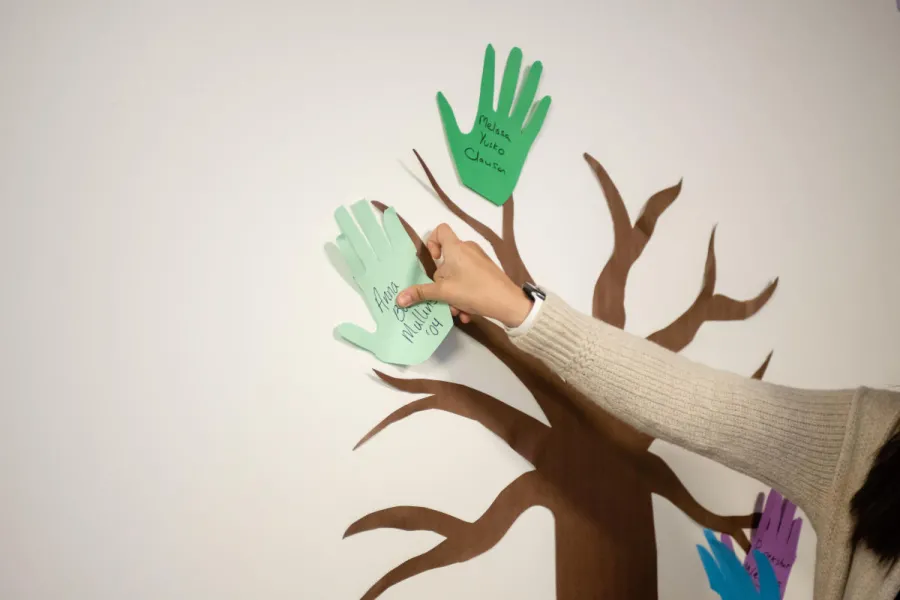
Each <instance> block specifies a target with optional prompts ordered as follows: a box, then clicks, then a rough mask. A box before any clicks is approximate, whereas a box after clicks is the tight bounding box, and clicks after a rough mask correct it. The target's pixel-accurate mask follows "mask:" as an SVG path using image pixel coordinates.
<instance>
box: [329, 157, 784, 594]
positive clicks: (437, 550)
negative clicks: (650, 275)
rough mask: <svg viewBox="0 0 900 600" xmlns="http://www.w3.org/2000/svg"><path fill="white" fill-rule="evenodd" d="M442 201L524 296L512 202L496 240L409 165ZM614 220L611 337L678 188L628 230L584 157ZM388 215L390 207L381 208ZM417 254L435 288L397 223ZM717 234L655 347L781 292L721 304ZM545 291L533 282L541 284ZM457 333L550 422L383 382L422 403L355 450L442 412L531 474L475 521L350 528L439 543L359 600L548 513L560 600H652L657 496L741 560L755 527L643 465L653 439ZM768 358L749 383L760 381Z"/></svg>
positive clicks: (736, 316) (602, 288)
mask: <svg viewBox="0 0 900 600" xmlns="http://www.w3.org/2000/svg"><path fill="white" fill-rule="evenodd" d="M416 157H417V158H418V159H419V162H420V163H421V165H422V167H423V168H424V169H425V173H426V175H427V176H428V179H429V181H430V182H431V185H432V187H433V188H434V190H435V192H436V193H437V195H438V196H439V197H440V199H441V200H442V201H443V203H444V204H445V205H446V206H447V208H449V209H450V211H451V212H453V214H455V215H456V216H457V217H459V218H460V219H462V220H463V221H465V222H466V223H468V224H469V225H470V226H471V227H472V228H473V229H474V230H475V231H477V232H478V233H479V234H480V235H481V236H482V237H484V239H485V240H486V241H487V242H488V243H489V244H490V245H491V247H492V248H493V249H494V251H495V253H496V255H497V258H498V260H499V261H500V264H501V266H502V267H503V270H504V271H505V272H506V273H507V274H508V275H509V276H510V277H511V278H512V279H513V280H514V281H515V282H516V283H518V284H522V283H524V282H525V281H533V279H532V277H531V276H530V274H529V272H528V269H527V268H526V266H525V264H524V263H523V262H522V259H521V257H520V256H519V251H518V249H517V246H516V240H515V233H514V231H513V219H514V206H515V205H514V202H513V198H512V197H510V199H509V201H508V202H506V203H505V204H504V205H503V229H502V234H497V233H495V232H494V231H493V230H491V229H490V228H488V227H486V226H485V225H484V224H482V223H480V222H478V221H477V220H475V219H473V218H472V217H471V216H469V215H468V214H466V213H465V212H464V211H463V210H462V209H460V208H459V206H457V205H456V204H455V203H454V202H453V201H452V200H451V199H450V198H449V197H448V196H447V195H446V194H445V193H444V191H443V190H442V189H441V188H440V186H439V185H438V183H437V182H436V181H435V179H434V177H433V176H432V174H431V171H430V170H429V169H428V167H427V166H426V165H425V163H424V161H422V158H421V157H420V156H419V155H418V153H416ZM584 157H585V159H586V160H587V162H588V164H589V165H590V166H591V168H592V169H593V171H594V173H595V174H596V176H597V178H598V179H599V181H600V185H601V187H602V189H603V193H604V194H605V196H606V202H607V205H608V206H609V211H610V214H611V216H612V222H613V231H614V235H615V246H614V249H613V252H612V256H611V257H610V258H609V260H608V261H607V262H606V265H605V266H604V268H603V269H602V271H601V272H600V276H599V277H598V279H597V282H596V285H595V287H594V297H593V316H594V317H595V318H597V319H602V320H603V321H606V322H607V323H609V324H610V325H613V326H616V327H620V328H622V327H624V326H625V284H626V281H627V279H628V272H629V270H630V269H631V266H632V265H633V264H634V262H635V261H636V260H637V259H638V258H639V257H640V255H641V252H642V251H643V250H644V248H645V246H646V245H647V242H648V241H649V240H650V237H651V236H652V234H653V230H654V228H655V227H656V224H657V220H658V219H659V217H660V216H661V215H662V213H663V212H664V211H665V210H666V209H667V208H669V206H671V205H672V203H673V202H674V201H675V199H676V198H677V197H678V195H679V193H680V191H681V184H680V183H679V184H677V185H675V186H673V187H671V188H667V189H664V190H662V191H661V192H659V193H657V194H655V195H653V196H652V197H651V198H650V199H649V200H648V201H647V203H646V205H645V206H644V210H643V212H642V213H641V215H640V217H639V218H638V219H637V221H636V222H635V223H634V225H632V223H631V219H630V218H629V216H628V211H627V210H626V208H625V204H624V203H623V201H622V198H621V196H620V195H619V192H618V190H617V189H616V186H615V184H613V182H612V180H611V179H610V177H609V175H607V173H606V171H605V170H604V168H603V167H602V166H601V165H600V163H598V162H597V161H596V160H594V158H593V157H591V156H590V155H588V154H585V155H584ZM375 204H376V206H377V207H378V208H380V209H381V210H384V208H385V207H384V205H381V204H380V203H375ZM404 225H405V226H406V228H407V231H408V232H409V233H410V236H411V237H412V238H413V240H414V241H415V242H416V244H417V246H418V247H419V250H420V251H419V256H420V259H421V260H422V263H423V264H424V265H425V269H426V271H427V272H428V273H429V275H431V274H433V272H434V269H435V266H434V262H433V261H432V260H431V257H430V256H429V255H428V252H427V251H425V250H424V249H423V248H422V247H421V246H422V242H421V240H420V239H419V238H418V236H417V235H416V233H415V232H414V231H413V230H412V229H411V228H410V227H409V226H408V225H407V224H406V223H405V222H404ZM714 242H715V230H713V233H712V235H711V236H710V240H709V250H708V254H707V258H706V269H705V272H704V278H703V286H702V288H701V290H700V293H699V295H698V296H697V298H696V300H695V301H694V303H693V304H692V305H691V306H690V307H689V308H688V309H687V310H686V311H685V312H684V313H683V314H682V315H681V316H680V317H678V318H677V319H676V320H675V321H674V322H673V323H672V324H671V325H669V326H668V327H665V328H664V329H662V330H660V331H657V332H656V333H654V334H652V335H651V336H649V338H648V339H650V340H652V341H653V342H655V343H657V344H659V345H661V346H663V347H665V348H668V349H670V350H672V351H675V352H678V351H680V350H681V349H682V348H684V347H685V346H687V344H688V343H690V342H691V340H692V339H693V338H694V336H695V335H696V333H697V331H698V329H699V328H700V326H701V325H702V324H703V323H704V322H706V321H726V320H743V319H746V318H748V317H750V316H752V315H754V314H755V313H756V312H757V311H758V310H759V309H760V308H762V307H763V306H764V305H765V304H766V302H768V300H769V298H770V297H771V296H772V293H773V292H774V291H775V287H776V286H777V284H778V281H777V279H776V280H775V281H773V282H771V283H770V284H769V285H768V286H767V287H766V288H765V290H763V292H762V293H761V294H759V296H757V297H756V298H753V299H751V300H747V301H737V300H733V299H731V298H729V297H727V296H723V295H720V294H716V293H715V290H714V288H715V284H716V257H715V250H714ZM538 281H539V280H538ZM460 326H461V328H462V329H463V330H464V331H465V332H466V333H467V334H468V335H470V336H471V337H473V338H474V339H475V340H477V341H478V342H480V343H481V344H483V345H484V346H485V347H487V348H488V349H489V350H490V351H491V352H492V353H493V354H494V355H495V356H497V358H499V359H500V360H501V361H503V363H504V364H506V366H507V367H508V368H509V369H511V370H512V372H513V373H514V374H515V375H516V376H517V377H518V378H519V380H521V382H522V383H523V384H524V385H525V386H526V387H527V388H528V389H529V390H530V391H531V393H532V394H533V396H534V399H535V400H536V401H537V403H538V404H539V405H540V407H541V409H542V410H543V411H544V414H545V415H546V417H547V420H548V421H549V422H550V426H549V427H548V426H546V425H544V424H543V423H541V422H540V421H538V420H536V419H534V418H532V417H530V416H528V415H526V414H524V413H522V412H520V411H518V410H516V409H514V408H512V407H511V406H509V405H508V404H505V403H504V402H502V401H501V400H498V399H496V398H494V397H492V396H489V395H487V394H484V393H482V392H479V391H478V390H475V389H472V388H470V387H467V386H464V385H459V384H456V383H451V382H446V381H434V380H421V379H397V378H394V377H390V376H388V375H385V374H383V373H379V372H377V371H376V373H377V374H378V376H379V377H380V378H381V379H382V380H384V381H385V382H387V383H388V384H390V385H391V386H393V387H395V388H396V389H398V390H402V391H405V392H411V393H418V394H427V396H426V397H424V398H421V399H418V400H415V401H413V402H410V403H409V404H407V405H406V406H403V407H402V408H400V409H398V410H396V411H394V412H393V413H392V414H391V415H389V416H388V417H387V418H385V419H384V420H383V421H382V422H381V423H379V424H378V425H377V426H375V428H374V429H372V430H371V431H370V432H369V433H367V434H366V435H365V436H364V437H363V438H362V439H361V440H360V441H359V443H358V444H357V446H356V447H357V448H359V447H360V446H361V445H363V444H364V443H366V442H367V441H368V440H370V439H372V437H374V436H375V435H377V434H378V433H380V432H381V431H382V430H384V429H385V428H387V427H388V426H390V425H392V424H394V423H397V422H398V421H401V420H402V419H405V418H406V417H408V416H410V415H413V414H415V413H418V412H421V411H426V410H440V411H445V412H448V413H452V414H455V415H458V416H460V417H465V418H467V419H472V420H474V421H477V422H478V423H480V424H481V425H483V426H484V427H485V428H486V429H488V430H489V431H491V432H493V433H494V434H495V435H497V436H499V437H500V438H502V439H503V440H504V441H505V442H506V443H507V444H509V446H510V448H512V449H513V450H514V451H516V452H517V453H518V454H519V455H521V456H522V457H523V458H525V459H526V460H527V461H529V462H530V463H531V464H532V465H533V466H534V470H533V471H529V472H528V473H525V474H523V475H521V476H520V477H518V478H517V479H515V480H514V481H513V482H512V483H510V484H509V485H508V486H507V487H506V488H505V489H504V490H503V491H501V492H500V493H499V494H498V496H497V498H496V499H495V500H494V502H493V503H492V504H491V506H490V507H489V508H488V509H487V510H486V511H485V513H484V514H483V515H482V516H481V517H480V518H478V519H477V520H475V521H474V522H471V523H470V522H467V521H463V520H460V519H457V518H455V517H453V516H450V515H447V514H444V513H441V512H438V511H435V510H432V509H429V508H424V507H417V506H396V507H393V508H388V509H385V510H381V511H378V512H374V513H372V514H369V515H366V516H365V517H363V518H361V519H359V520H358V521H356V522H355V523H353V524H352V525H351V526H350V527H349V528H348V529H347V531H346V533H345V537H346V536H351V535H355V534H358V533H362V532H365V531H372V530H375V529H384V528H392V529H402V530H406V531H433V532H435V533H438V534H440V535H442V536H443V537H444V538H445V539H444V540H443V541H442V542H441V543H439V544H438V545H437V546H435V547H434V548H432V549H431V550H429V551H427V552H425V553H423V554H420V555H419V556H415V557H413V558H411V559H409V560H407V561H406V562H404V563H403V564H401V565H399V566H397V567H396V568H394V569H393V570H391V571H390V572H388V573H387V574H386V575H384V577H382V578H381V579H379V580H378V581H377V582H376V583H375V584H374V585H372V587H371V588H369V590H368V591H367V592H366V593H365V595H364V596H363V600H372V599H373V598H377V597H379V596H380V595H381V594H382V593H384V591H385V590H387V589H388V588H390V587H391V586H393V585H396V584H397V583H399V582H401V581H403V580H405V579H409V578H410V577H414V576H415V575H418V574H419V573H423V572H425V571H428V570H431V569H436V568H439V567H444V566H447V565H452V564H454V563H459V562H463V561H467V560H469V559H472V558H474V557H476V556H478V555H480V554H482V553H484V552H486V551H487V550H489V549H490V548H491V547H493V546H494V545H495V544H496V543H497V542H499V541H500V539H502V538H503V536H504V535H505V534H506V532H507V530H508V529H509V528H510V527H511V526H512V524H513V522H514V521H515V520H516V519H517V518H518V517H519V516H520V515H521V514H522V513H523V512H524V511H525V510H527V509H528V508H530V507H532V506H544V507H546V508H547V509H549V510H550V511H551V512H552V513H553V515H554V520H555V534H556V589H557V593H556V596H557V598H558V599H559V600H575V599H585V598H629V599H655V598H656V597H657V580H656V534H655V531H654V523H653V508H652V504H651V495H652V494H657V495H659V496H662V497H663V498H665V499H667V500H668V501H669V502H671V503H672V504H674V505H675V506H676V507H678V508H679V509H680V510H681V511H682V512H684V513H685V514H686V515H687V516H689V517H690V518H691V519H693V520H694V521H696V522H697V523H698V524H700V525H702V526H703V527H707V528H709V529H713V530H716V531H721V532H725V533H728V534H730V535H731V536H732V537H733V538H735V539H736V540H737V541H738V543H740V544H741V545H742V546H743V547H744V549H745V550H746V549H747V548H748V547H749V542H748V540H747V537H746V535H745V534H744V531H743V529H745V528H750V527H751V525H752V522H753V519H754V515H753V514H748V515H743V516H730V517H724V516H719V515H716V514H714V513H712V512H710V511H709V510H707V509H705V508H704V507H703V506H701V505H700V504H699V503H698V502H697V501H696V500H695V499H694V498H693V496H691V494H690V492H688V490H687V489H686V488H685V487H684V485H683V484H682V483H681V481H680V480H679V479H678V477H677V476H676V475H675V473H674V472H673V471H672V469H670V468H669V466H668V465H667V464H666V463H665V462H664V461H663V460H662V459H661V458H659V457H658V456H656V455H655V454H652V453H651V452H649V448H650V444H651V443H652V442H653V438H652V437H649V436H647V435H645V434H643V433H640V432H638V431H637V430H635V429H633V428H632V427H630V426H628V425H626V424H624V423H622V422H621V421H619V420H617V419H615V418H614V417H612V416H611V415H609V414H608V413H606V412H605V411H603V410H602V409H600V408H599V407H597V406H596V405H594V404H593V403H591V402H590V401H588V400H587V399H586V398H584V397H583V396H582V395H580V394H579V393H578V392H577V391H575V390H574V389H573V388H571V387H569V386H568V385H567V384H565V383H564V382H563V381H562V380H561V379H559V378H558V377H556V376H555V375H554V374H552V373H551V372H550V371H549V370H548V369H547V368H546V367H544V366H543V365H542V364H540V363H539V362H537V361H536V360H535V359H533V358H531V357H529V356H527V355H525V354H524V353H523V352H521V351H519V350H518V349H517V348H516V347H514V346H513V345H512V344H511V343H510V342H509V340H508V338H507V335H506V333H505V332H503V331H502V330H501V329H500V328H498V327H496V326H494V325H493V324H491V323H489V322H488V321H486V320H484V319H474V320H473V322H472V323H471V324H469V325H460ZM769 358H771V354H770V355H769V357H768V358H766V360H765V362H764V363H763V364H762V366H761V367H760V368H759V369H758V370H757V372H756V373H755V374H754V375H753V376H754V377H756V378H761V377H762V376H763V373H764V372H765V370H766V367H767V366H768V362H769Z"/></svg>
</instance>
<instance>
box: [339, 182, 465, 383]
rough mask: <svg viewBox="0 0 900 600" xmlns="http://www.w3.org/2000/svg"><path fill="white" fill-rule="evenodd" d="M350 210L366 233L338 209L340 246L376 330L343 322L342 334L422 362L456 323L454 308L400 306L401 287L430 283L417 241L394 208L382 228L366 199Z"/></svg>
mask: <svg viewBox="0 0 900 600" xmlns="http://www.w3.org/2000/svg"><path fill="white" fill-rule="evenodd" d="M351 210H352V211H353V215H354V216H355V217H356V221H357V222H358V223H359V227H361V228H362V233H360V230H359V227H357V225H356V223H355V222H354V221H353V218H351V217H350V213H349V212H347V209H346V208H344V207H343V206H342V207H340V208H338V209H337V211H336V212H335V214H334V218H335V220H336V221H337V223H338V227H339V228H340V230H341V235H339V236H338V238H337V246H338V249H339V250H340V252H341V255H342V256H343V258H344V261H345V262H346V263H347V266H348V267H349V268H350V272H351V274H352V275H353V279H354V281H355V282H356V284H357V285H358V286H359V289H360V290H361V291H362V295H363V298H364V299H365V301H366V306H368V308H369V312H371V313H372V317H373V318H374V319H375V323H376V329H375V332H374V333H372V332H369V331H366V330H365V329H363V328H362V327H360V326H358V325H354V324H352V323H343V324H341V325H338V327H337V333H338V335H340V336H341V337H342V338H344V339H345V340H347V341H348V342H350V343H352V344H356V345H357V346H359V347H361V348H364V349H366V350H368V351H370V352H372V353H373V354H374V355H375V356H376V357H377V358H378V359H379V360H381V361H384V362H388V363H392V364H399V365H415V364H418V363H421V362H422V361H424V360H426V359H428V357H430V356H431V355H432V354H433V353H434V351H435V349H437V347H438V346H439V345H440V343H441V342H442V341H443V340H444V338H446V337H447V334H448V333H449V332H450V328H451V327H453V319H452V318H451V316H450V308H449V307H448V306H447V305H446V304H439V303H438V302H436V301H434V300H431V301H428V302H425V303H424V304H423V305H422V306H417V307H415V308H412V309H409V308H401V307H399V306H397V305H396V302H395V298H396V296H397V294H398V293H399V292H400V290H402V289H403V288H405V287H407V286H409V285H412V284H416V285H422V284H427V283H431V280H430V279H429V278H428V275H426V274H425V271H424V270H423V269H422V263H420V262H419V258H418V256H417V254H416V246H415V244H413V241H412V240H411V239H410V238H409V235H407V233H406V230H404V229H403V224H402V223H401V222H400V218H399V217H398V216H397V212H396V211H395V210H394V209H393V208H389V209H387V211H385V213H384V227H383V228H382V226H381V225H380V224H379V223H378V220H377V219H376V218H375V214H374V213H373V212H372V208H371V207H370V206H369V203H368V202H366V201H365V200H361V201H359V202H357V203H355V204H354V205H353V206H352V207H351ZM363 234H365V235H363Z"/></svg>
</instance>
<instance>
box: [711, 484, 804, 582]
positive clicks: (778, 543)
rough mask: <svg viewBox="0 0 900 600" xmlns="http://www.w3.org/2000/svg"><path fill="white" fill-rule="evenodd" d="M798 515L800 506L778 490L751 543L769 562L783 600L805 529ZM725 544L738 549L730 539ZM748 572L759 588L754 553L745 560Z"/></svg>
mask: <svg viewBox="0 0 900 600" xmlns="http://www.w3.org/2000/svg"><path fill="white" fill-rule="evenodd" d="M796 511H797V506H796V505H795V504H794V503H793V502H791V501H790V500H788V499H787V498H783V497H782V496H781V494H779V493H778V492H777V491H776V490H774V489H773V490H771V491H770V492H769V497H768V499H767V500H766V507H765V509H763V514H762V518H761V519H760V521H759V527H758V528H757V529H756V530H755V531H754V532H753V537H752V539H751V540H750V546H751V548H752V549H753V550H758V551H760V552H762V553H763V554H764V555H765V556H766V557H767V558H768V559H769V562H770V563H771V565H772V568H773V569H774V571H775V577H776V578H777V579H778V586H779V588H780V589H781V598H784V591H785V589H787V583H788V578H789V577H790V575H791V569H792V568H793V567H794V561H795V560H797V544H798V543H799V542H800V531H801V530H802V528H803V519H801V518H799V517H798V518H796V519H795V518H794V513H795V512H796ZM722 542H723V543H724V544H725V545H726V546H727V547H728V548H731V549H732V550H733V548H734V546H733V545H732V541H731V538H730V537H729V536H727V535H724V534H723V535H722ZM744 569H746V571H747V573H749V574H750V577H751V578H752V579H753V582H754V583H755V584H757V585H759V570H758V568H757V564H756V559H755V558H754V553H753V552H750V553H749V554H747V556H746V558H745V559H744Z"/></svg>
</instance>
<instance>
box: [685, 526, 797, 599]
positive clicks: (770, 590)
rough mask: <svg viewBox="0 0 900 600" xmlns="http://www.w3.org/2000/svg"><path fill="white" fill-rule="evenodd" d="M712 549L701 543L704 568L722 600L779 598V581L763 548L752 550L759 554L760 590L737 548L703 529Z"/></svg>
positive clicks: (714, 589) (711, 585) (710, 582)
mask: <svg viewBox="0 0 900 600" xmlns="http://www.w3.org/2000/svg"><path fill="white" fill-rule="evenodd" d="M703 535H704V536H706V541H707V542H708V543H709V548H710V550H712V553H710V551H709V550H707V549H706V548H704V547H703V546H699V545H698V546H697V550H698V551H699V552H700V560H701V561H702V562H703V569H704V570H705V571H706V577H707V578H708V579H709V586H710V587H711V588H712V590H713V591H714V592H716V593H717V594H719V596H720V597H721V598H722V600H779V599H780V597H781V595H780V592H779V589H778V580H777V579H776V578H775V571H774V570H773V569H772V565H771V564H769V560H768V559H767V558H766V557H765V555H763V553H762V552H760V551H759V550H751V554H754V555H755V562H756V564H757V565H758V566H759V583H760V586H759V590H757V589H756V586H755V585H754V584H753V579H751V577H750V575H749V574H748V573H747V571H746V570H744V567H743V566H742V565H741V563H740V561H739V560H738V557H737V556H735V554H734V551H733V550H731V549H730V548H728V546H726V545H725V544H723V543H722V542H720V541H719V540H717V539H716V537H715V535H713V533H712V532H711V531H710V530H708V529H704V530H703Z"/></svg>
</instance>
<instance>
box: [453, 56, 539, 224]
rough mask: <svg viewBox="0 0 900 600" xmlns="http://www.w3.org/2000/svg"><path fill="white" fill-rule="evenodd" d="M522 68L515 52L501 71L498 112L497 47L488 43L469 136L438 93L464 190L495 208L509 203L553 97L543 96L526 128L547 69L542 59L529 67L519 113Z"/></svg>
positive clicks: (521, 95)
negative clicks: (539, 84) (496, 92)
mask: <svg viewBox="0 0 900 600" xmlns="http://www.w3.org/2000/svg"><path fill="white" fill-rule="evenodd" d="M521 66H522V51H521V50H520V49H519V48H513V49H512V50H511V51H510V53H509V58H508V59H507V61H506V69H505V70H504V71H503V83H502V84H501V85H500V98H499V101H498V103H497V108H496V110H495V109H494V47H493V46H491V45H490V44H488V47H487V49H486V50H485V51H484V70H483V71H482V72H481V95H480V96H479V98H478V115H477V116H476V117H475V124H474V125H473V126H472V131H471V132H469V133H467V134H463V133H462V132H460V130H459V125H458V124H457V123H456V116H455V115H454V114H453V109H452V108H450V103H449V102H447V98H445V97H444V94H443V93H442V92H438V96H437V99H438V109H439V110H440V113H441V121H443V123H444V130H445V131H446V132H447V140H448V142H449V143H450V151H451V153H452V154H453V161H454V162H455V163H456V170H457V172H458V173H459V178H460V179H461V180H462V182H463V184H465V186H466V187H468V188H470V189H472V190H474V191H475V192H477V193H478V194H481V195H482V196H484V197H485V198H487V199H488V200H490V201H491V202H493V203H494V204H496V205H497V206H500V205H501V204H503V203H504V202H506V200H507V198H509V196H510V194H512V191H513V188H515V187H516V182H517V181H518V180H519V174H520V173H521V172H522V165H524V164H525V157H526V156H527V155H528V151H529V150H530V149H531V144H532V143H533V142H534V138H536V137H537V134H538V132H539V131H540V130H541V125H543V124H544V118H545V117H546V116H547V111H548V110H549V109H550V96H544V97H543V98H542V99H541V101H540V102H539V103H538V105H537V108H536V109H535V110H534V114H533V115H532V117H531V119H529V120H528V124H527V125H526V124H525V119H526V117H528V113H529V112H530V111H531V105H532V103H533V102H534V97H535V94H536V93H537V88H538V83H539V82H540V80H541V71H543V68H544V67H543V65H542V64H541V62H540V61H537V62H535V63H534V64H533V65H531V69H530V71H529V72H528V77H527V78H526V79H525V84H524V85H523V86H522V91H521V93H520V94H519V99H518V101H517V102H516V106H515V109H513V108H512V105H513V97H514V96H515V95H516V87H517V86H518V82H519V69H520V67H521ZM510 111H512V112H510Z"/></svg>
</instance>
